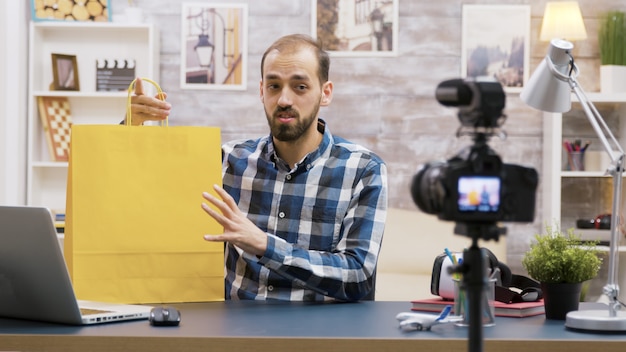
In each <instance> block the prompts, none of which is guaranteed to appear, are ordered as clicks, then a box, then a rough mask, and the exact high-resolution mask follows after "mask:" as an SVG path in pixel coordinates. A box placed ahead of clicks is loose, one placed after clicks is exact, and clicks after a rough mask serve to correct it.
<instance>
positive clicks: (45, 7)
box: [30, 0, 112, 22]
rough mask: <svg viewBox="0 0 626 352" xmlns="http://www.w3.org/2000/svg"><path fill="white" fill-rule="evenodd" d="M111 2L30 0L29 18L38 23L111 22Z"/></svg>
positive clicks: (101, 0) (105, 0) (107, 0)
mask: <svg viewBox="0 0 626 352" xmlns="http://www.w3.org/2000/svg"><path fill="white" fill-rule="evenodd" d="M111 1H112V0H97V1H85V0H82V1H78V0H64V1H56V0H55V1H44V0H30V10H31V18H32V20H33V21H35V22H39V21H94V22H110V21H111Z"/></svg>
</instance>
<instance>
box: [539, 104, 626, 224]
mask: <svg viewBox="0 0 626 352" xmlns="http://www.w3.org/2000/svg"><path fill="white" fill-rule="evenodd" d="M587 97H588V98H589V100H590V101H592V102H593V103H594V105H596V107H598V109H599V110H600V113H601V114H602V111H607V110H608V111H614V112H615V113H616V114H617V116H618V118H619V121H618V123H617V126H618V127H616V128H614V129H612V130H611V132H612V133H613V134H614V135H615V137H616V138H617V139H618V141H619V143H620V145H621V146H622V148H624V147H626V93H613V94H603V93H587ZM575 110H579V113H580V114H582V115H584V113H583V112H582V107H581V106H580V103H579V102H578V100H577V98H576V97H575V96H572V110H571V111H575ZM571 111H570V112H566V113H564V114H560V113H544V114H543V127H544V133H543V144H544V146H543V179H542V180H541V182H542V190H543V191H542V193H543V194H542V198H543V219H542V221H543V224H548V225H554V224H555V221H556V222H557V223H558V224H559V225H560V226H561V228H562V229H563V230H566V229H568V228H570V227H575V225H576V224H575V222H574V221H572V219H571V216H570V219H569V221H564V218H565V217H566V214H565V213H564V212H567V209H565V210H564V204H563V196H564V195H563V194H562V191H563V190H562V185H563V181H564V180H565V179H571V180H576V182H578V181H581V182H584V181H585V180H589V179H596V180H598V179H602V178H604V179H606V181H607V182H610V178H611V176H607V175H605V173H604V172H603V171H564V170H563V164H564V160H562V159H563V155H564V151H563V150H564V149H563V141H564V137H563V132H564V131H563V123H564V121H565V123H567V118H568V116H567V115H568V114H570V113H571ZM603 118H605V119H606V116H605V115H603ZM585 122H586V124H587V125H588V126H589V127H588V128H589V129H591V125H590V124H589V122H588V120H587V119H586V118H585ZM594 137H595V134H594ZM595 144H596V145H595V147H596V148H597V149H598V150H600V149H601V150H602V151H603V152H604V149H603V148H602V146H601V145H599V141H598V142H596V143H595ZM593 195H594V197H595V196H597V197H598V198H597V199H593V198H592V199H589V200H588V203H589V204H592V203H593V202H596V201H598V202H600V201H601V198H602V197H606V196H607V195H606V194H604V193H602V192H597V193H593ZM605 201H606V202H608V203H609V204H610V199H607V200H605ZM625 209H626V208H624V205H623V204H622V210H625ZM589 215H590V216H592V217H594V216H595V215H599V214H593V212H592V211H590V212H589Z"/></svg>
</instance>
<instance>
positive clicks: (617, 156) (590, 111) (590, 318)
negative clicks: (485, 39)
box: [520, 39, 626, 331]
mask: <svg viewBox="0 0 626 352" xmlns="http://www.w3.org/2000/svg"><path fill="white" fill-rule="evenodd" d="M573 48H574V45H573V44H572V43H571V42H568V41H566V40H562V39H552V41H551V42H550V47H549V48H548V55H547V56H546V57H545V59H544V60H543V61H542V62H541V63H540V64H539V66H538V67H537V70H536V71H535V72H534V73H533V75H532V76H531V77H530V79H529V81H528V84H527V85H526V86H525V87H524V89H523V91H522V93H521V94H520V98H521V99H522V101H524V102H525V103H526V104H528V105H530V106H532V107H534V108H535V109H538V110H542V111H547V112H566V111H569V110H570V109H571V96H572V94H571V92H573V93H574V94H575V95H576V97H577V98H578V100H579V101H580V104H581V106H582V108H583V110H584V112H585V115H586V116H587V119H588V120H589V122H590V123H591V126H592V127H593V130H594V131H595V133H596V134H597V135H598V138H599V139H600V142H601V143H602V146H603V147H604V149H605V150H606V152H607V153H608V154H609V157H610V158H611V165H610V166H609V167H608V169H607V170H606V173H607V174H610V175H612V176H613V203H612V205H613V210H612V214H613V216H612V217H611V243H610V248H609V273H608V282H607V284H606V285H605V286H604V288H603V290H602V291H603V294H605V295H607V296H608V298H609V306H608V309H600V310H579V311H573V312H569V313H568V314H567V316H566V318H565V326H566V327H569V328H574V329H580V330H597V331H626V312H625V311H621V310H620V309H621V308H622V307H621V303H620V302H619V301H618V299H617V297H618V294H619V287H618V285H617V270H618V259H619V253H618V244H619V231H618V228H619V218H620V216H619V214H620V197H621V194H622V173H623V170H624V157H625V155H624V150H623V149H622V147H621V146H620V145H619V143H618V141H617V140H616V139H615V136H614V135H613V134H612V133H611V131H610V129H609V128H608V126H607V124H606V122H605V121H604V119H603V118H602V116H601V115H600V113H599V112H598V110H597V109H596V107H595V106H594V105H593V103H592V102H590V101H589V99H588V98H587V96H586V94H585V92H584V91H583V89H582V88H581V87H580V86H579V84H578V81H577V80H576V77H577V76H578V67H577V66H576V65H575V64H574V57H573V56H572V54H571V52H572V49H573ZM614 150H615V152H614Z"/></svg>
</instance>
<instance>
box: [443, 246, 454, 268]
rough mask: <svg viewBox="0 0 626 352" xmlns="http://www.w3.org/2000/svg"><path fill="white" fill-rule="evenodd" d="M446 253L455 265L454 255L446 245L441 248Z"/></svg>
mask: <svg viewBox="0 0 626 352" xmlns="http://www.w3.org/2000/svg"><path fill="white" fill-rule="evenodd" d="M443 251H444V252H445V253H446V255H447V256H448V259H450V261H451V262H452V264H454V265H457V261H456V257H455V256H454V254H452V253H451V252H450V250H449V249H448V247H446V248H444V250H443Z"/></svg>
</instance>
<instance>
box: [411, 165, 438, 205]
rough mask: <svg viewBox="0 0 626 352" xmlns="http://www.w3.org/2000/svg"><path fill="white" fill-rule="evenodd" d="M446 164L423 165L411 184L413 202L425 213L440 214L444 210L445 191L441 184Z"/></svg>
mask: <svg viewBox="0 0 626 352" xmlns="http://www.w3.org/2000/svg"><path fill="white" fill-rule="evenodd" d="M445 166H446V164H445V163H444V162H441V161H435V162H430V163H427V164H424V165H422V166H421V167H420V168H419V170H418V171H417V173H416V174H415V176H413V182H412V183H411V196H412V197H413V202H414V203H415V204H416V205H417V206H418V208H420V209H421V210H422V211H423V212H425V213H428V214H438V213H439V212H441V210H442V206H443V201H444V196H445V189H444V188H443V185H442V183H441V179H442V176H443V174H444V167H445Z"/></svg>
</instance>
